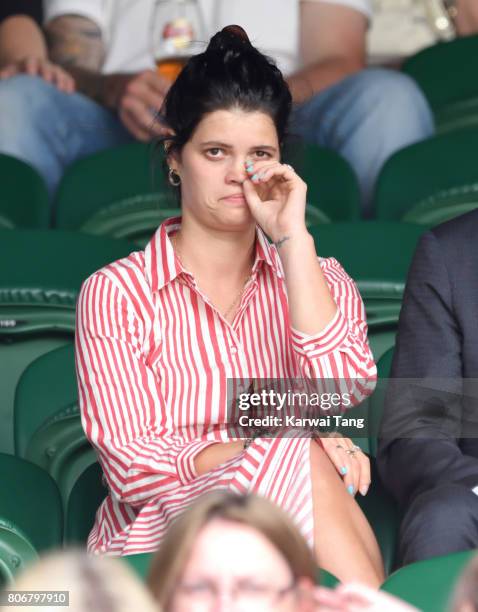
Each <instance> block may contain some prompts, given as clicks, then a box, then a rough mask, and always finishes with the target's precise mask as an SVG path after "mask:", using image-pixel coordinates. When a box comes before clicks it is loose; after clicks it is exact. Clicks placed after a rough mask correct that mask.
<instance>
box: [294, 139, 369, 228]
mask: <svg viewBox="0 0 478 612" xmlns="http://www.w3.org/2000/svg"><path fill="white" fill-rule="evenodd" d="M283 161H284V162H286V163H289V164H290V165H292V166H293V168H294V169H295V171H296V172H297V173H298V174H299V175H300V176H301V177H302V179H303V180H304V181H305V182H306V183H307V202H308V204H309V205H310V206H313V207H315V208H316V209H318V210H319V211H320V213H321V218H320V219H319V220H318V222H320V223H330V222H332V221H355V220H357V219H358V218H359V216H360V191H359V186H358V181H357V178H356V176H355V174H354V172H353V170H352V168H351V167H350V165H349V164H348V163H347V162H346V161H345V159H344V158H343V157H341V156H340V155H339V154H338V153H336V152H335V151H332V150H331V149H325V148H322V147H318V146H316V145H312V144H305V143H302V142H301V143H294V144H292V143H290V144H289V145H288V146H286V147H285V149H284V154H283ZM310 221H312V218H311V219H310Z"/></svg>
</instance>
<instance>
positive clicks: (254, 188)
mask: <svg viewBox="0 0 478 612" xmlns="http://www.w3.org/2000/svg"><path fill="white" fill-rule="evenodd" d="M246 171H247V178H246V180H245V181H244V183H243V184H242V186H243V190H244V196H245V198H246V201H247V204H248V205H249V209H250V211H251V213H252V216H253V217H254V219H255V220H256V222H257V223H258V224H259V225H260V227H261V228H262V229H263V230H264V232H265V233H266V234H267V235H268V236H269V238H270V239H271V240H273V241H274V242H277V241H279V240H281V239H282V238H283V237H284V236H287V235H291V234H292V233H297V232H303V231H307V230H306V226H305V206H306V193H307V185H306V184H305V183H304V181H303V180H302V179H301V178H300V176H298V175H297V174H296V173H295V172H294V170H293V168H292V167H291V166H288V165H287V164H281V163H279V162H277V161H274V162H269V163H262V162H259V163H256V164H255V165H254V164H253V162H246Z"/></svg>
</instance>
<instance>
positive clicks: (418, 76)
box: [402, 35, 478, 130]
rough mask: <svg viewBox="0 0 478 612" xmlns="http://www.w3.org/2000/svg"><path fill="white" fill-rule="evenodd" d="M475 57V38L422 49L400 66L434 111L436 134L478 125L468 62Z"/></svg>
mask: <svg viewBox="0 0 478 612" xmlns="http://www.w3.org/2000/svg"><path fill="white" fill-rule="evenodd" d="M477 54H478V36H476V35H474V36H467V37H460V38H456V39H455V40H452V41H449V42H442V43H438V44H436V45H433V46H431V47H428V48H426V49H423V50H421V51H419V52H418V53H416V54H415V55H412V56H411V57H410V58H408V59H407V60H406V61H405V63H404V64H403V68H402V70H403V71H404V72H405V73H407V74H408V75H410V76H411V77H412V78H413V79H415V80H416V81H417V83H418V84H419V85H420V87H421V89H422V90H423V92H424V93H425V96H426V97H427V99H428V101H429V103H430V105H431V107H432V109H433V110H434V111H435V114H436V119H437V128H438V129H439V130H446V129H453V128H456V127H464V126H465V125H470V124H471V123H474V124H475V125H476V124H477V123H478V83H477V81H476V77H475V73H476V67H475V65H474V63H473V62H472V61H470V58H473V57H476V55H477ZM444 77H445V78H444ZM460 115H461V116H460Z"/></svg>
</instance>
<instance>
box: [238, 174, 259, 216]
mask: <svg viewBox="0 0 478 612" xmlns="http://www.w3.org/2000/svg"><path fill="white" fill-rule="evenodd" d="M242 189H243V191H244V197H245V198H246V202H247V204H248V206H249V209H250V211H251V213H252V215H253V216H254V218H255V217H256V213H258V212H259V209H260V207H261V205H262V200H261V198H260V197H259V194H258V193H257V191H256V189H255V187H254V185H253V184H252V181H251V179H249V178H246V180H245V181H244V182H243V183H242Z"/></svg>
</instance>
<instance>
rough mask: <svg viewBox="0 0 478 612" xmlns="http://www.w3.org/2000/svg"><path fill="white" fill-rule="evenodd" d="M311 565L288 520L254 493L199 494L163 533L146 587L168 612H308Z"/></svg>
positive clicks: (314, 571) (303, 545) (312, 582)
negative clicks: (255, 611)
mask: <svg viewBox="0 0 478 612" xmlns="http://www.w3.org/2000/svg"><path fill="white" fill-rule="evenodd" d="M315 573H316V566H315V562H314V559H313V557H312V553H311V551H310V549H309V547H308V546H307V544H306V542H305V540H304V539H303V537H302V535H301V534H300V533H299V531H298V529H297V528H296V527H295V525H294V524H293V523H292V522H291V520H290V519H289V518H288V516H287V515H286V514H285V513H284V512H283V511H282V510H281V509H280V508H278V507H276V506H275V505H274V504H272V503H271V502H269V501H268V500H266V499H263V498H261V497H257V496H255V495H236V494H234V493H230V492H226V491H224V492H220V491H218V492H214V493H210V494H207V495H205V496H203V497H202V498H201V499H200V500H199V501H198V502H196V503H195V504H193V505H192V506H191V507H190V508H189V509H188V510H186V511H185V512H184V513H183V514H182V515H181V516H180V517H179V519H178V520H177V521H176V522H175V523H174V524H173V525H172V527H171V528H170V529H169V531H168V533H167V535H166V537H165V539H164V541H163V543H162V544H161V547H160V549H159V551H158V552H157V553H156V555H155V557H154V559H153V561H152V564H151V568H150V574H149V577H148V584H149V587H150V589H151V590H152V592H153V594H154V596H155V597H156V599H157V600H158V601H159V603H160V604H161V606H162V607H163V609H164V610H166V611H167V612H195V611H201V610H223V611H225V610H237V611H238V612H240V611H242V610H244V611H248V612H254V610H264V611H268V610H274V611H275V610H276V611H277V612H281V611H283V612H286V611H289V610H290V611H293V610H294V611H295V610H310V609H313V608H311V607H310V601H311V595H312V592H313V587H314V580H315Z"/></svg>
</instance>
